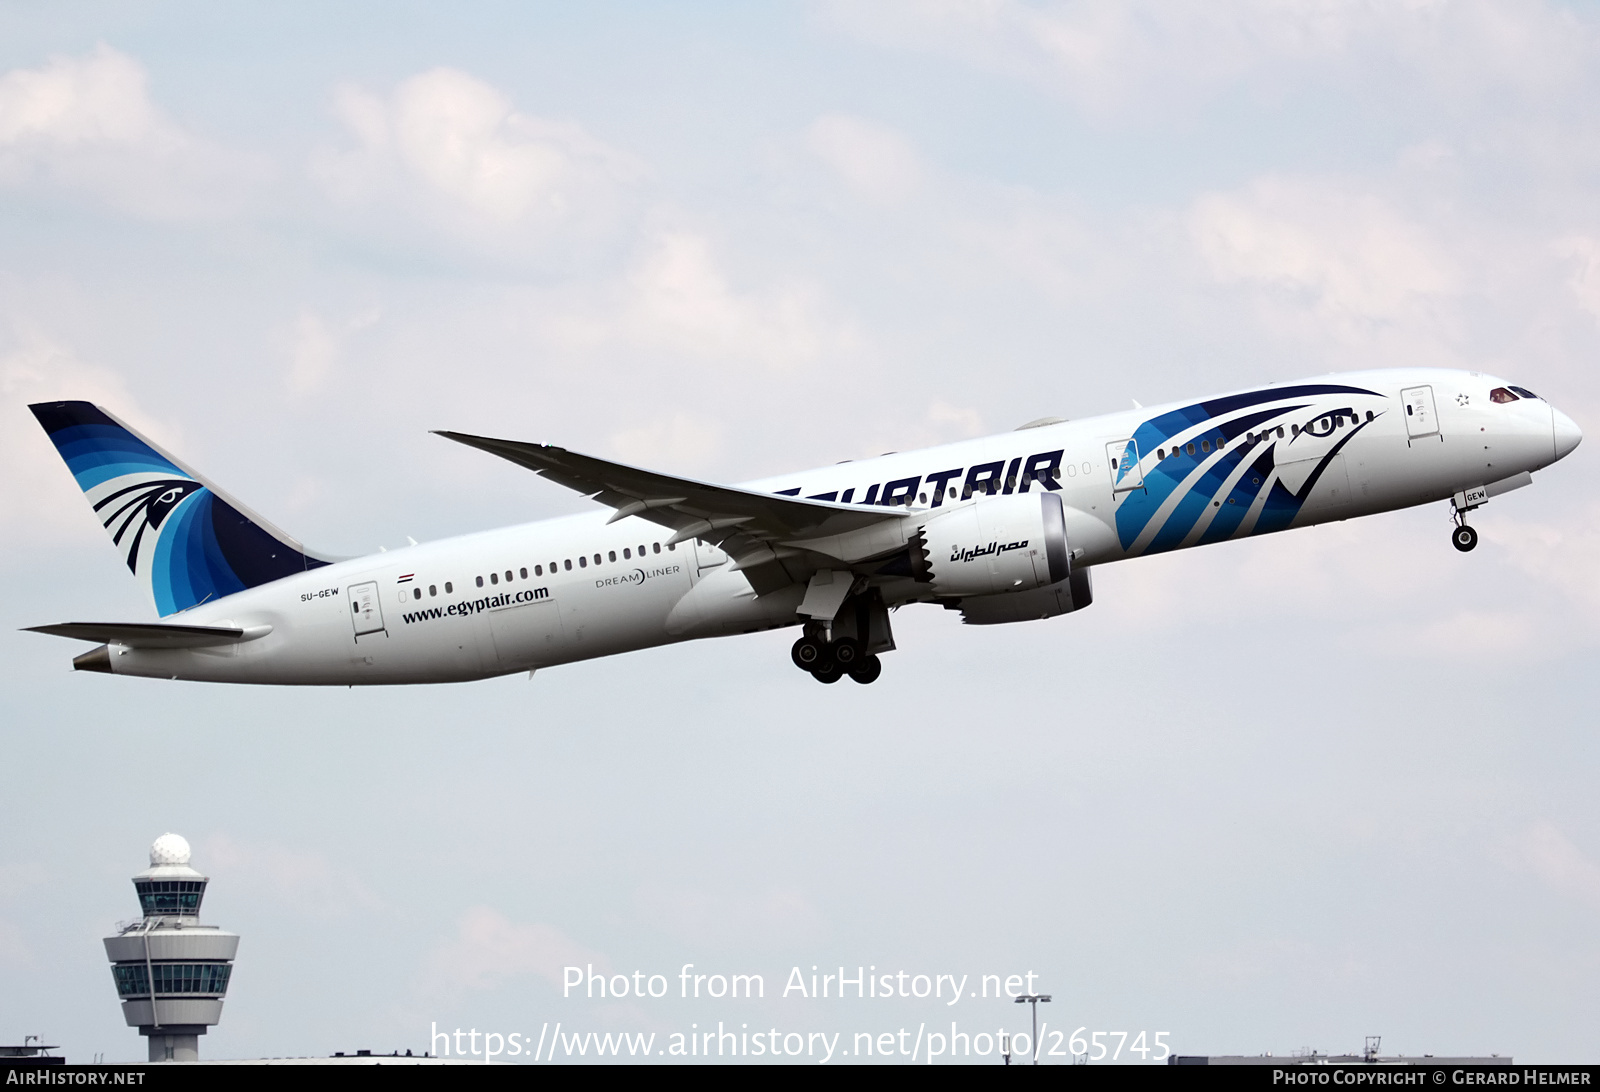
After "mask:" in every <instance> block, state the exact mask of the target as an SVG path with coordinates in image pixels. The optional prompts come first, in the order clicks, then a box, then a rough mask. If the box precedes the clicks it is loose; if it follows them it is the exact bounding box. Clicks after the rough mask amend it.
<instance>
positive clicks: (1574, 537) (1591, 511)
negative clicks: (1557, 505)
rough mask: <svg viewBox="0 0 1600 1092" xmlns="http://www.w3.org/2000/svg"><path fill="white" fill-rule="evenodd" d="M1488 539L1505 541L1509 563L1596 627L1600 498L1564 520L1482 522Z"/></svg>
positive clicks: (1599, 589) (1502, 544)
mask: <svg viewBox="0 0 1600 1092" xmlns="http://www.w3.org/2000/svg"><path fill="white" fill-rule="evenodd" d="M1478 526H1479V530H1480V532H1481V534H1482V536H1483V540H1484V541H1485V542H1488V543H1492V544H1494V545H1495V546H1499V547H1503V548H1504V552H1505V556H1506V558H1507V559H1508V560H1509V562H1510V564H1512V565H1514V566H1515V567H1516V568H1518V569H1520V570H1521V571H1522V572H1524V573H1526V574H1527V575H1529V576H1531V577H1533V578H1534V579H1536V580H1538V581H1539V582H1541V583H1543V584H1545V585H1546V586H1547V587H1548V588H1549V589H1550V590H1551V592H1553V593H1554V594H1555V595H1557V596H1559V597H1560V598H1561V599H1562V600H1563V601H1567V602H1570V604H1571V606H1572V607H1573V608H1575V609H1576V612H1578V613H1581V616H1582V617H1583V618H1584V619H1585V620H1586V621H1587V624H1588V627H1589V628H1591V629H1592V628H1594V626H1595V617H1596V612H1597V611H1600V582H1597V581H1596V580H1595V574H1594V570H1595V558H1596V557H1600V504H1596V503H1593V502H1591V503H1589V504H1586V505H1584V506H1582V507H1580V508H1579V509H1577V510H1576V511H1572V512H1570V513H1568V514H1567V518H1566V519H1565V520H1564V521H1563V522H1562V523H1559V524H1556V523H1548V522H1533V521H1530V520H1522V519H1510V518H1499V519H1494V520H1484V521H1482V522H1481V523H1479V524H1478Z"/></svg>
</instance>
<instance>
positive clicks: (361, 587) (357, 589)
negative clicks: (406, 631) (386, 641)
mask: <svg viewBox="0 0 1600 1092" xmlns="http://www.w3.org/2000/svg"><path fill="white" fill-rule="evenodd" d="M346 595H347V596H348V598H349V602H350V622H351V624H352V625H353V626H355V630H356V640H358V641H359V640H360V639H361V638H362V637H365V636H366V635H367V634H369V633H382V632H383V630H384V626H383V607H381V606H380V605H379V604H378V582H377V581H376V580H369V581H367V582H366V583H365V584H352V585H350V587H349V588H348V589H346Z"/></svg>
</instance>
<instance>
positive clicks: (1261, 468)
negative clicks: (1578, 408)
mask: <svg viewBox="0 0 1600 1092" xmlns="http://www.w3.org/2000/svg"><path fill="white" fill-rule="evenodd" d="M1135 406H1136V407H1137V403H1135ZM31 409H32V410H33V413H34V416H35V417H36V418H37V419H38V421H39V424H40V425H42V426H43V427H44V430H45V432H46V433H47V434H48V435H49V437H50V439H51V441H52V442H53V443H54V444H55V446H56V449H57V451H58V452H59V453H60V455H61V457H62V458H63V459H64V460H65V461H66V463H67V466H68V468H69V469H70V470H71V472H72V474H73V476H74V477H75V478H76V479H77V483H78V486H79V487H80V488H81V489H82V490H83V493H84V495H85V496H86V497H87V499H88V500H89V503H90V504H91V505H92V506H93V508H94V511H95V514H96V516H97V517H98V518H99V520H100V522H101V523H102V524H103V525H104V526H105V528H106V530H107V532H109V534H110V535H111V540H112V542H113V543H114V544H115V545H116V546H117V548H118V549H119V550H120V551H121V553H122V556H123V558H124V560H125V561H126V562H127V565H128V568H129V569H130V570H131V571H132V572H133V574H134V575H135V576H136V577H138V578H140V579H141V580H143V581H144V582H145V584H146V585H147V587H148V588H149V591H150V594H151V596H152V598H153V599H154V601H155V606H156V611H157V613H158V615H159V616H160V617H161V618H162V619H163V621H160V622H109V623H98V622H72V623H65V624H60V625H47V626H35V627H31V630H32V631H33V632H39V633H48V634H54V635H57V636H62V637H69V638H74V639H78V640H86V641H90V642H93V643H95V644H96V645H97V647H96V648H94V649H92V650H91V651H89V652H86V653H84V654H82V655H80V656H78V657H76V658H75V659H74V660H73V661H72V663H73V667H74V668H75V669H77V670H80V671H96V672H105V673H110V674H114V675H139V676H145V677H150V678H161V679H185V680H199V681H209V682H236V683H269V684H290V685H341V686H357V685H369V684H385V683H442V682H458V681H466V680H473V679H483V678H488V677H492V676H499V675H507V674H512V673H519V672H524V671H526V672H528V673H529V674H530V675H531V674H532V673H533V672H535V671H537V670H540V669H542V668H546V667H552V666H555V665H557V664H564V663H572V662H575V661H579V660H589V659H594V658H596V657H601V656H612V655H616V654H618V653H622V652H630V651H634V650H637V649H644V648H650V647H653V646H657V645H664V644H669V643H672V642H677V641H688V640H694V639H697V638H702V637H717V636H725V635H733V634H741V633H754V632H759V631H764V630H770V629H779V628H784V627H799V628H800V635H799V637H798V639H797V640H796V641H795V642H794V645H793V647H792V649H791V653H790V655H791V658H792V659H793V661H794V663H795V665H796V666H798V667H800V668H801V669H802V670H804V671H806V672H809V673H810V674H811V675H812V676H813V677H814V678H816V680H817V681H819V682H823V683H833V682H837V681H839V680H840V679H841V678H843V677H844V676H845V675H848V676H849V677H850V678H851V679H853V680H855V681H856V682H858V683H871V682H873V681H874V680H876V679H877V678H878V676H879V674H880V672H881V671H882V660H881V657H882V656H883V654H885V653H887V652H890V651H892V650H893V649H894V648H895V640H894V635H893V632H892V629H891V626H890V612H891V611H893V610H895V609H897V608H899V607H902V606H905V605H907V604H912V603H928V604H938V605H940V606H942V607H945V608H947V609H953V610H958V611H960V612H961V616H962V620H963V621H964V622H966V623H968V624H972V625H997V624H1004V623H1012V622H1023V621H1029V620H1035V619H1044V618H1051V617H1055V616H1057V615H1062V614H1067V613H1070V612H1072V611H1076V610H1082V609H1083V608H1084V607H1087V606H1088V605H1089V604H1090V603H1091V602H1092V600H1093V588H1092V584H1091V578H1090V577H1091V573H1092V571H1093V569H1094V568H1095V566H1098V565H1105V564H1109V563H1111V562H1116V561H1125V560H1128V559H1131V558H1137V557H1143V556H1147V555H1150V554H1156V553H1163V552H1166V551H1169V550H1179V549H1187V548H1189V547H1193V546H1204V545H1209V544H1211V543H1217V542H1224V541H1228V540H1232V539H1240V538H1248V537H1251V536H1257V535H1265V534H1271V533H1273V532H1277V531H1285V530H1290V529H1292V528H1298V527H1306V526H1311V525H1314V524H1319V523H1326V522H1330V521H1334V520H1345V519H1351V518H1354V517H1356V516H1367V515H1372V514H1374V513H1378V512H1386V511H1391V510H1394V509H1400V508H1409V507H1412V506H1414V505H1420V504H1429V503H1434V502H1437V501H1443V500H1448V501H1449V503H1450V505H1451V515H1452V520H1453V528H1452V532H1451V539H1452V542H1453V544H1454V546H1455V548H1456V549H1457V550H1461V551H1463V552H1465V551H1469V550H1471V549H1472V548H1473V547H1474V546H1475V545H1476V544H1477V541H1478V534H1477V531H1476V530H1474V529H1473V528H1472V527H1471V526H1470V525H1469V524H1468V523H1467V520H1466V516H1467V513H1469V512H1471V511H1473V510H1475V509H1477V508H1478V507H1480V506H1482V505H1483V504H1485V503H1487V502H1488V501H1489V499H1490V498H1492V497H1496V496H1499V495H1501V494H1503V493H1506V492H1508V491H1510V490H1513V489H1518V488H1520V487H1522V486H1524V485H1527V484H1529V483H1530V482H1531V481H1532V480H1533V479H1532V474H1533V472H1535V471H1537V470H1540V469H1542V468H1544V467H1546V466H1549V465H1550V464H1551V463H1554V462H1556V461H1557V460H1559V459H1562V458H1564V457H1565V456H1566V455H1568V454H1570V453H1571V452H1572V450H1573V449H1574V448H1576V447H1577V446H1578V444H1579V442H1580V441H1581V440H1582V438H1583V434H1582V432H1581V431H1580V430H1579V428H1578V426H1577V425H1576V424H1575V423H1573V421H1572V419H1571V418H1569V417H1568V416H1567V415H1566V414H1564V413H1562V412H1561V411H1560V410H1558V409H1556V408H1555V407H1554V406H1552V405H1551V404H1550V403H1548V402H1546V401H1545V400H1544V399H1542V398H1540V397H1539V396H1538V395H1536V394H1534V393H1533V392H1532V391H1529V390H1528V389H1526V388H1525V387H1520V386H1515V385H1513V384H1511V383H1509V382H1506V381H1504V380H1501V379H1497V378H1495V377H1493V376H1488V375H1483V374H1480V373H1478V372H1469V371H1455V370H1444V369H1391V370H1375V371H1365V372H1354V373H1344V374H1333V375H1329V376H1325V377H1322V378H1316V379H1305V380H1300V381H1296V382H1286V383H1273V384H1269V385H1266V386H1258V387H1254V388H1251V389H1248V390H1242V391H1235V392H1232V393H1227V394H1220V395H1217V396H1215V397H1211V398H1203V399H1198V400H1191V401H1183V402H1174V403H1170V404H1168V405H1163V406H1155V407H1151V408H1148V409H1146V408H1143V407H1137V408H1135V409H1132V410H1125V411H1122V412H1119V413H1112V414H1107V415H1105V416H1101V417H1092V418H1088V419H1084V420H1077V421H1065V420H1061V419H1058V418H1044V419H1041V420H1037V421H1031V422H1029V423H1028V424H1026V425H1023V426H1021V427H1020V428H1018V429H1017V430H1015V431H1013V432H1008V433H1003V434H1000V435H996V436H987V437H983V438H980V439H972V440H964V441H961V442H958V443H953V444H946V445H943V446H940V447H932V448H927V449H924V450H920V451H908V452H899V453H889V454H886V455H883V456H880V457H878V458H874V459H863V460H859V461H850V460H846V461H845V462H842V463H839V464H836V465H834V466H830V467H824V468H821V469H816V470H807V471H803V472H801V473H797V474H788V475H783V476H780V477H777V478H771V479H767V480H764V481H755V482H749V483H746V484H744V485H737V486H730V485H718V484H715V483H711V482H703V481H696V480H693V479H690V478H682V477H675V476H672V475H668V474H661V473H657V472H654V471H650V470H644V469H640V468H638V467H633V466H627V465H624V464H622V463H616V462H609V461H606V460H604V459H598V458H594V457H592V456H588V455H581V454H578V453H577V452H573V451H568V450H565V449H563V448H560V447H553V446H549V445H545V444H537V443H527V442H523V441H518V440H503V439H494V438H490V437H485V436H475V435H469V434H464V433H459V432H439V433H438V435H440V436H443V437H445V438H447V439H450V440H454V441H456V442H458V443H461V444H465V445H467V446H469V447H473V448H477V449H479V450H481V451H485V452H488V453H490V454H493V455H497V456H499V457H501V458H503V459H507V460H509V461H511V462H513V463H515V464H517V465H518V466H522V467H525V468H527V469H529V470H532V471H534V472H535V473H537V474H539V475H541V476H543V477H545V478H547V479H549V480H550V481H552V482H555V483H556V484H558V485H562V486H565V487H567V488H568V489H572V490H575V491H576V492H578V493H581V494H583V495H584V496H585V497H588V498H590V499H591V500H594V501H596V502H597V503H598V504H599V505H601V506H602V508H603V509H604V510H603V511H599V512H593V513H587V514H583V515H577V516H569V517H564V518H559V519H550V520H544V521H541V522H536V523H527V524H523V525H520V526H515V527H507V528H503V529H500V530H495V531H485V532H481V533H477V534H469V535H463V536H460V537H456V538H449V539H444V540H441V541H437V542H429V543H424V544H421V545H416V544H413V545H411V546H409V547H407V548H403V549H396V550H390V551H387V552H383V553H378V554H374V555H369V556H366V557H356V558H347V559H339V558H334V557H330V556H327V555H325V554H321V553H316V552H313V551H312V550H309V549H307V548H306V547H305V546H303V545H301V544H300V543H299V542H298V541H296V540H295V539H293V538H291V537H290V536H289V535H287V534H285V533H284V532H282V531H280V530H278V529H277V528H276V527H274V526H273V525H272V524H270V523H268V522H267V521H266V520H265V519H263V518H262V517H260V516H258V515H256V514H255V513H254V512H252V511H251V510H250V509H249V508H247V507H245V506H244V505H243V504H241V503H240V502H239V501H237V500H235V499H233V498H232V497H230V496H229V495H228V494H227V493H224V492H223V491H222V490H221V489H219V488H217V487H216V486H215V485H213V484H211V483H210V482H209V481H208V480H207V479H205V478H204V477H202V476H201V475H200V474H198V473H196V472H195V471H193V470H191V469H190V468H189V467H188V466H186V465H185V464H184V463H183V462H181V461H179V460H178V459H177V458H176V457H175V456H173V455H170V454H168V453H167V452H165V451H163V450H162V449H161V448H160V447H158V446H157V445H156V444H154V443H153V442H151V441H150V440H148V439H146V438H145V437H143V436H141V435H140V434H139V433H138V432H137V431H135V430H134V429H133V428H131V427H129V426H128V425H127V424H125V423H124V422H122V421H120V420H119V419H117V418H116V417H115V416H113V415H112V414H111V413H110V412H108V411H107V410H104V409H101V408H100V407H97V406H95V405H92V404H90V403H88V402H45V403H39V404H36V405H34V406H32V407H31Z"/></svg>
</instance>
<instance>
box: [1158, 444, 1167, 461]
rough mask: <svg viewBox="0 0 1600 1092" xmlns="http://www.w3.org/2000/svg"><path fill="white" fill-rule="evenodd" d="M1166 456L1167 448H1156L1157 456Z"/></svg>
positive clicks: (1162, 457)
mask: <svg viewBox="0 0 1600 1092" xmlns="http://www.w3.org/2000/svg"><path fill="white" fill-rule="evenodd" d="M1166 457H1167V449H1166V448H1164V447H1158V448H1156V458H1158V459H1165V458H1166Z"/></svg>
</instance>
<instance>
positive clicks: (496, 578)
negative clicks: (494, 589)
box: [489, 573, 500, 584]
mask: <svg viewBox="0 0 1600 1092" xmlns="http://www.w3.org/2000/svg"><path fill="white" fill-rule="evenodd" d="M489 583H491V584H498V583H500V574H499V573H490V574H489Z"/></svg>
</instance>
